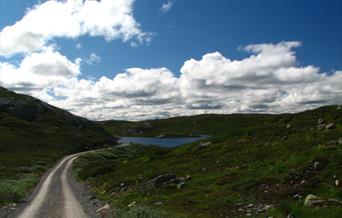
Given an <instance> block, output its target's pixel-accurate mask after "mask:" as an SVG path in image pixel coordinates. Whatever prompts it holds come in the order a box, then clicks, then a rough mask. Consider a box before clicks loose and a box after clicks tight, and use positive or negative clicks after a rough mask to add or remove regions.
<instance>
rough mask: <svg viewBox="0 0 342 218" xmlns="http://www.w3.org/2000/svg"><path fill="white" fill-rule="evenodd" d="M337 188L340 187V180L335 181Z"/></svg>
mask: <svg viewBox="0 0 342 218" xmlns="http://www.w3.org/2000/svg"><path fill="white" fill-rule="evenodd" d="M335 186H336V187H338V186H340V180H338V179H336V180H335Z"/></svg>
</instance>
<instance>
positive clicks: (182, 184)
mask: <svg viewBox="0 0 342 218" xmlns="http://www.w3.org/2000/svg"><path fill="white" fill-rule="evenodd" d="M185 186H186V183H185V182H180V183H178V185H177V188H178V189H181V188H184V187H185Z"/></svg>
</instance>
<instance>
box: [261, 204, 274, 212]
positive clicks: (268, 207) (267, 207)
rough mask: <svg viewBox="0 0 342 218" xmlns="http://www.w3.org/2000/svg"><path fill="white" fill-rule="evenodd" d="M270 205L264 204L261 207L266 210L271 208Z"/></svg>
mask: <svg viewBox="0 0 342 218" xmlns="http://www.w3.org/2000/svg"><path fill="white" fill-rule="evenodd" d="M271 207H272V206H271V205H267V204H266V205H265V206H264V207H263V208H262V209H263V210H265V211H267V210H269V209H271Z"/></svg>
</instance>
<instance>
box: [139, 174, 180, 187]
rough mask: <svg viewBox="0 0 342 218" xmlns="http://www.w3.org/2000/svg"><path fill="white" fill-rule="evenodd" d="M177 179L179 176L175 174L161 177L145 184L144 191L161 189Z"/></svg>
mask: <svg viewBox="0 0 342 218" xmlns="http://www.w3.org/2000/svg"><path fill="white" fill-rule="evenodd" d="M176 179H177V176H176V175H173V174H164V175H160V176H157V177H156V178H153V179H151V180H149V181H148V182H146V183H145V184H144V187H143V189H147V190H149V189H155V188H161V187H163V186H164V185H166V184H169V183H170V182H171V181H175V180H176Z"/></svg>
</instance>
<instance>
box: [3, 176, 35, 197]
mask: <svg viewBox="0 0 342 218" xmlns="http://www.w3.org/2000/svg"><path fill="white" fill-rule="evenodd" d="M38 181H39V176H37V175H33V174H24V175H20V176H19V178H18V179H15V180H14V179H12V180H0V203H7V202H18V201H19V200H20V199H22V198H23V197H25V195H26V193H27V192H28V191H29V190H30V189H31V188H33V187H34V186H35V185H36V184H37V183H38Z"/></svg>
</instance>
